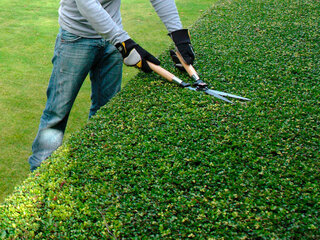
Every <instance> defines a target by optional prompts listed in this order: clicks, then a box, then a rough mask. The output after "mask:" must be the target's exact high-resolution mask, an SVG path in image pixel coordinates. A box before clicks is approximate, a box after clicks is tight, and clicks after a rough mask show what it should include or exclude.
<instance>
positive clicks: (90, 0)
mask: <svg viewBox="0 0 320 240" xmlns="http://www.w3.org/2000/svg"><path fill="white" fill-rule="evenodd" d="M75 2H76V4H77V7H78V10H79V12H80V13H81V15H82V16H83V17H84V18H86V19H87V21H88V22H89V23H90V24H91V26H92V27H93V29H94V30H96V31H97V32H98V33H99V34H100V35H101V36H102V37H104V38H105V39H108V40H109V41H110V42H111V43H112V44H114V45H115V44H116V43H118V42H124V41H126V40H128V39H129V38H130V37H129V35H128V34H127V32H126V31H124V30H123V29H122V25H121V18H120V12H118V11H119V9H120V1H113V2H112V3H111V5H110V6H109V8H110V11H112V12H115V13H114V14H115V15H116V14H118V15H119V16H118V18H119V19H118V20H117V19H112V17H111V16H110V14H109V13H108V12H107V11H106V10H105V9H104V8H103V7H102V5H101V3H100V2H99V1H97V0H75ZM115 21H118V22H117V23H116V22H115Z"/></svg>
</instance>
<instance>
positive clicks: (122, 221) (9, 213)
mask: <svg viewBox="0 0 320 240" xmlns="http://www.w3.org/2000/svg"><path fill="white" fill-rule="evenodd" d="M319 13H320V3H319V1H311V0H310V1H308V0H306V1H299V0H290V1H289V0H277V1H276V0H274V1H273V0H265V1H249V0H238V1H232V2H228V1H221V2H219V3H218V4H216V5H214V6H213V8H212V9H210V11H208V12H207V13H206V14H205V15H204V16H203V18H202V19H201V20H199V21H198V22H196V24H195V25H194V27H193V28H192V31H191V34H192V41H193V45H194V48H195V51H196V56H197V58H196V59H197V61H196V64H195V68H196V69H197V70H198V71H199V73H200V75H201V77H202V78H203V80H204V81H206V82H208V83H210V85H211V86H213V87H214V88H216V89H217V90H222V91H226V92H231V93H235V94H238V95H241V96H246V97H249V98H251V99H252V102H249V103H247V104H241V103H239V102H238V103H237V104H235V105H230V104H226V103H223V102H221V101H220V100H217V99H214V98H213V97H211V96H208V95H205V94H202V93H200V92H192V91H188V90H187V89H181V88H178V87H176V86H175V85H172V84H170V83H167V82H165V81H163V80H162V79H161V78H160V77H159V76H157V75H155V74H148V75H147V74H142V73H141V74H138V76H137V77H136V78H135V79H133V80H131V82H130V83H129V84H128V85H127V86H126V87H125V88H124V90H123V91H122V92H121V93H120V94H119V95H118V96H116V97H115V98H114V99H113V100H112V101H111V102H110V103H109V104H107V105H106V106H105V107H104V108H103V109H102V110H101V111H99V113H98V114H97V115H96V116H95V117H94V118H93V119H92V120H91V121H90V123H89V124H88V125H87V126H86V127H85V128H84V129H83V130H82V131H81V132H79V133H77V134H75V135H74V136H72V137H71V138H70V140H69V141H68V142H67V143H65V144H64V145H63V147H62V148H60V149H59V150H58V151H56V153H55V154H54V155H53V156H52V157H51V158H50V159H49V160H47V161H46V162H45V164H43V166H42V167H41V168H40V169H39V170H38V171H36V172H35V173H34V174H33V175H32V176H31V177H30V178H28V179H27V180H26V181H25V182H24V184H23V185H21V186H19V187H18V188H17V189H16V191H15V193H14V194H12V195H11V196H9V197H8V198H7V200H6V201H5V202H4V203H3V204H2V205H1V206H0V236H1V237H2V238H4V239H17V238H19V239H106V238H111V239H184V238H195V239H210V238H212V239H215V238H221V239H222V238H225V239H230V238H238V239H240V238H242V239H247V238H249V239H259V238H260V239H270V238H281V239H287V238H288V239H289V238H295V239H317V238H320V231H319V225H320V220H319V219H320V218H319V208H320V206H319V199H320V196H319V193H320V187H319V175H320V174H319V145H320V144H319V143H320V140H319V132H320V127H319V126H320V121H319V116H320V110H319V105H320V101H319V99H320V90H319V76H320V71H319V63H320V54H319V53H320V52H319V50H320V46H319V40H320V38H319V37H320V34H319ZM160 58H161V61H162V63H163V67H165V68H167V69H168V70H170V71H172V72H174V73H175V74H176V75H179V77H180V78H182V79H184V80H186V81H187V79H188V77H187V75H185V74H182V73H180V72H177V71H176V70H175V69H173V67H172V64H171V63H170V59H169V56H168V54H167V53H165V54H163V56H161V57H160Z"/></svg>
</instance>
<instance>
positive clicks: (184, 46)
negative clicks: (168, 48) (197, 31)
mask: <svg viewBox="0 0 320 240" xmlns="http://www.w3.org/2000/svg"><path fill="white" fill-rule="evenodd" d="M150 2H151V4H152V6H153V7H154V9H155V10H156V12H157V14H158V16H159V17H160V19H161V21H162V22H163V23H164V25H165V26H166V28H167V30H168V32H169V36H170V37H171V39H172V40H173V42H174V43H175V45H176V49H177V51H179V53H180V54H181V56H182V58H183V60H184V61H185V62H186V63H187V64H193V61H194V57H195V56H194V52H193V48H192V45H191V41H190V34H189V31H188V29H182V24H181V21H180V17H179V14H178V10H177V7H176V4H175V2H174V0H150Z"/></svg>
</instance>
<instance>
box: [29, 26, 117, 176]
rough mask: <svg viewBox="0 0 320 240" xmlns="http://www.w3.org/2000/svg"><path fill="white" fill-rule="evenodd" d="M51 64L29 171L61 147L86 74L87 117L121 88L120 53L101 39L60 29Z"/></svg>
mask: <svg viewBox="0 0 320 240" xmlns="http://www.w3.org/2000/svg"><path fill="white" fill-rule="evenodd" d="M52 63H53V70H52V74H51V78H50V81H49V85H48V89H47V103H46V106H45V109H44V111H43V114H42V116H41V119H40V125H39V130H38V133H37V136H36V138H35V140H34V142H33V144H32V155H31V156H30V157H29V164H30V169H31V171H34V170H35V169H36V168H38V167H39V166H40V164H41V162H42V161H43V160H45V159H46V158H48V156H50V155H51V154H52V152H53V151H55V150H56V149H57V148H58V147H59V146H61V144H62V139H63V136H64V132H65V129H66V126H67V121H68V117H69V114H70V111H71V108H72V105H73V103H74V101H75V99H76V96H77V94H78V92H79V90H80V87H81V85H82V83H83V82H84V80H85V78H86V77H87V75H88V74H90V80H91V108H90V112H89V118H90V117H91V116H93V115H94V114H95V113H96V112H97V110H98V109H99V108H100V107H102V106H103V105H105V104H106V103H107V102H108V101H109V100H110V99H111V98H112V97H113V96H114V95H115V94H116V93H118V92H119V91H120V88H121V78H122V65H123V63H122V57H121V54H120V53H119V52H118V50H117V49H116V48H115V47H114V46H113V45H112V44H110V43H108V42H107V41H106V40H104V39H88V38H82V37H79V36H77V35H74V34H71V33H69V32H67V31H65V30H63V29H61V28H60V30H59V34H58V36H57V39H56V44H55V49H54V56H53V59H52Z"/></svg>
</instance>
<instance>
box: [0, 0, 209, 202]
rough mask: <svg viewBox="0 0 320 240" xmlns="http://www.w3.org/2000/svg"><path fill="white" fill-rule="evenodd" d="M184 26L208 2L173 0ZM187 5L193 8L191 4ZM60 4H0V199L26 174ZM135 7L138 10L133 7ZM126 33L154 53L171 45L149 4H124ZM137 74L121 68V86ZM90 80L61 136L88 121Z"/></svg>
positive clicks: (127, 1) (18, 0)
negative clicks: (122, 79)
mask: <svg viewBox="0 0 320 240" xmlns="http://www.w3.org/2000/svg"><path fill="white" fill-rule="evenodd" d="M176 3H177V6H178V9H179V11H180V15H181V19H182V22H183V24H184V26H185V27H188V26H190V25H191V24H192V23H193V22H194V21H195V20H196V19H197V18H198V17H199V16H200V15H201V14H202V13H203V11H204V10H206V9H207V8H208V7H210V6H211V5H212V3H213V1H212V0H201V1H191V0H177V1H176ZM191 3H192V4H191ZM58 6H59V1H46V2H38V1H30V0H26V1H22V0H13V1H9V0H3V1H2V7H1V12H0V21H1V23H0V26H1V37H0V111H1V113H2V114H1V119H0V135H1V138H0V201H2V200H3V199H4V197H5V196H6V195H7V194H8V193H10V192H12V190H13V187H14V186H15V185H17V184H19V183H20V182H21V181H22V180H23V179H25V178H26V177H27V175H28V173H29V166H28V163H27V158H28V156H29V155H30V151H31V144H32V141H33V139H34V137H35V135H36V132H37V127H38V124H39V119H40V116H41V113H42V111H43V108H44V105H45V101H46V96H45V91H46V88H47V83H48V79H49V77H50V73H51V66H52V65H51V58H52V53H53V47H54V42H55V37H56V34H57V31H58V27H59V26H58V24H57V17H58V16H57V9H58ZM137 6H139V7H137ZM122 15H123V23H124V26H125V29H126V30H127V31H128V32H129V34H130V35H131V36H132V37H133V38H134V39H135V40H136V41H137V42H139V43H140V44H141V45H142V46H144V47H145V48H147V49H148V50H149V51H150V52H152V53H154V54H155V55H158V54H159V53H160V52H162V51H163V50H164V49H165V47H166V46H167V45H168V44H169V43H170V40H169V38H168V37H167V36H166V30H165V28H164V26H163V25H162V24H161V23H160V21H159V19H158V17H157V16H156V14H155V13H154V11H152V7H151V5H150V3H149V1H146V0H139V1H134V0H123V1H122ZM136 73H137V71H136V70H134V69H129V68H125V70H124V85H125V84H126V82H128V81H129V79H131V78H132V76H134V75H135V74H136ZM89 106H90V81H89V80H88V81H86V82H85V84H84V86H83V88H82V90H81V91H80V94H79V96H78V98H77V100H76V103H75V106H74V108H73V110H72V113H71V116H70V120H69V125H68V128H67V133H66V136H67V137H68V136H69V135H70V134H71V133H73V132H76V131H78V130H79V129H80V128H81V127H83V126H84V125H85V124H86V122H87V115H88V109H89Z"/></svg>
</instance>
